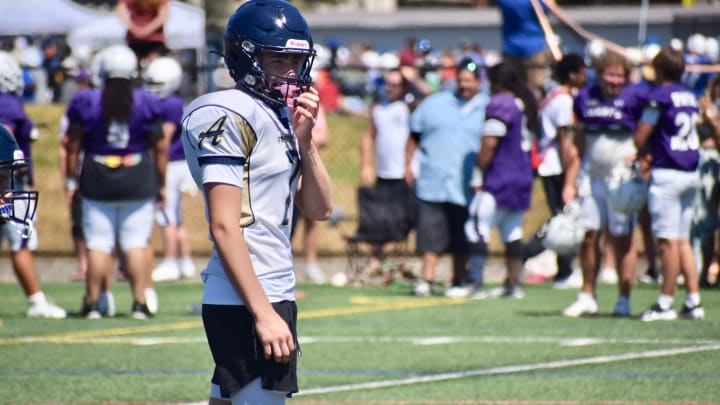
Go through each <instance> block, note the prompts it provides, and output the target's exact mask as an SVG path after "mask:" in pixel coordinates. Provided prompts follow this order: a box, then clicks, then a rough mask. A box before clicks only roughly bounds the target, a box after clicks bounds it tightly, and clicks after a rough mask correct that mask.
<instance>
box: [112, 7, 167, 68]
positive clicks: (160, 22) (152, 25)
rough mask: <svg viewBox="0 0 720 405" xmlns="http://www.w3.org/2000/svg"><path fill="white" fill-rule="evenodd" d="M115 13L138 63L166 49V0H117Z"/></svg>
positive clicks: (142, 64)
mask: <svg viewBox="0 0 720 405" xmlns="http://www.w3.org/2000/svg"><path fill="white" fill-rule="evenodd" d="M115 13H116V14H117V16H118V18H119V19H120V21H121V22H122V23H123V25H124V26H125V28H126V29H127V33H126V34H125V42H126V43H127V45H128V46H129V47H130V49H132V50H133V52H135V56H137V59H138V63H139V66H141V67H145V66H147V64H148V63H150V62H151V61H152V60H153V59H155V58H156V57H158V56H161V55H164V54H165V53H166V52H167V45H166V42H167V38H166V37H165V24H166V23H167V20H168V17H169V16H170V0H119V1H118V3H117V5H116V6H115Z"/></svg>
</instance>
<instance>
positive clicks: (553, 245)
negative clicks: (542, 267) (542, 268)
mask: <svg viewBox="0 0 720 405" xmlns="http://www.w3.org/2000/svg"><path fill="white" fill-rule="evenodd" d="M579 212H580V203H579V202H578V201H577V200H573V201H570V202H569V203H568V204H567V205H565V208H563V212H561V213H559V214H557V215H555V216H554V217H552V218H550V221H549V222H548V223H547V225H545V237H544V238H543V240H542V243H543V246H545V248H546V249H550V250H552V251H554V252H555V253H557V254H559V255H571V254H574V253H575V252H577V250H578V248H579V247H580V244H581V243H582V240H583V238H584V237H585V229H584V228H583V227H582V226H581V225H580V221H579V220H578V215H579Z"/></svg>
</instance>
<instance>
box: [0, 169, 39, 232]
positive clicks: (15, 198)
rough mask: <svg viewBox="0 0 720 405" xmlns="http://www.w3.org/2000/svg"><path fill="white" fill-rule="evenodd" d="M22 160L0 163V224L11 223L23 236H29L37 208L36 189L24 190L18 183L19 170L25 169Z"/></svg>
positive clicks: (37, 193)
mask: <svg viewBox="0 0 720 405" xmlns="http://www.w3.org/2000/svg"><path fill="white" fill-rule="evenodd" d="M28 168H29V167H28V163H27V162H25V161H24V160H22V161H17V160H16V161H14V162H12V163H9V162H3V163H0V224H3V225H5V224H12V225H14V227H15V228H16V229H17V231H18V233H20V235H21V236H22V237H23V238H28V237H30V234H31V233H32V231H33V229H34V226H33V219H34V218H35V212H36V210H37V201H38V196H39V192H38V191H26V190H22V189H20V186H19V185H18V183H19V181H18V178H19V175H21V174H20V173H18V172H19V171H20V170H27V169H28Z"/></svg>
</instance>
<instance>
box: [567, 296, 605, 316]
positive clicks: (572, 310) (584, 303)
mask: <svg viewBox="0 0 720 405" xmlns="http://www.w3.org/2000/svg"><path fill="white" fill-rule="evenodd" d="M597 312H598V304H597V301H595V299H594V298H583V297H578V299H577V301H575V302H574V303H573V304H572V305H570V306H569V307H567V308H565V310H563V315H565V316H569V317H571V318H579V317H581V316H584V315H594V314H597Z"/></svg>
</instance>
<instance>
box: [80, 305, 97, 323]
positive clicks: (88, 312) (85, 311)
mask: <svg viewBox="0 0 720 405" xmlns="http://www.w3.org/2000/svg"><path fill="white" fill-rule="evenodd" d="M80 316H83V317H85V318H87V319H100V318H102V313H100V308H99V306H98V303H97V302H83V307H82V309H81V310H80Z"/></svg>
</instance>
